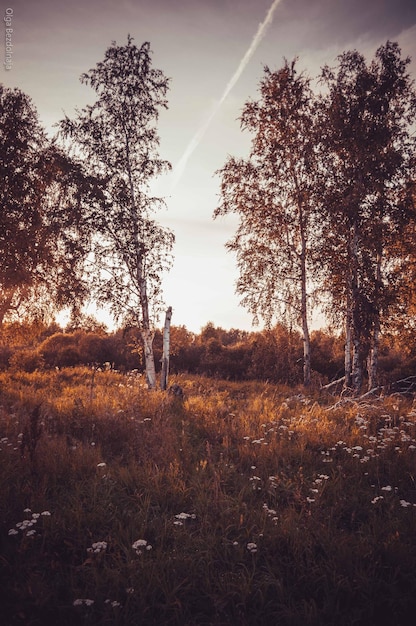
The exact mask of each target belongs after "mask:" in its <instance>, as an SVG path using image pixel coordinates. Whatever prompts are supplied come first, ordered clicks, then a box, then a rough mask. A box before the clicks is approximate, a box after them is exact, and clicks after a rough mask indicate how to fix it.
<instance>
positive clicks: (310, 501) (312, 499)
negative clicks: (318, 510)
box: [306, 497, 315, 504]
mask: <svg viewBox="0 0 416 626" xmlns="http://www.w3.org/2000/svg"><path fill="white" fill-rule="evenodd" d="M306 502H309V504H311V503H312V502H315V498H309V497H308V498H306Z"/></svg>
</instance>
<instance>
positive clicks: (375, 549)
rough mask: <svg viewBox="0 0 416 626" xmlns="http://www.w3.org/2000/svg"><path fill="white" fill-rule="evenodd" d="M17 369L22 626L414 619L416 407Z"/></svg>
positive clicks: (14, 522) (250, 387) (13, 597)
mask: <svg viewBox="0 0 416 626" xmlns="http://www.w3.org/2000/svg"><path fill="white" fill-rule="evenodd" d="M176 382H178V383H179V384H180V385H181V387H182V388H183V390H184V397H183V398H177V397H176V396H174V395H170V394H166V393H162V392H149V391H147V389H146V388H145V385H144V381H143V379H142V378H141V377H140V376H139V375H137V374H129V375H121V374H119V373H116V372H112V371H108V372H97V371H95V370H91V369H88V368H74V369H67V370H60V371H53V372H50V373H48V374H46V373H36V372H35V373H33V374H25V373H18V372H14V373H11V372H10V373H7V372H6V373H2V374H0V404H1V407H0V440H1V441H0V519H1V529H0V541H1V556H0V567H1V581H0V582H1V585H0V589H1V606H2V615H3V616H4V617H3V623H4V624H5V626H13V625H18V624H24V625H28V626H29V625H30V626H32V625H33V626H35V625H42V626H44V625H46V626H47V625H48V624H54V625H55V624H60V626H69V625H75V624H91V625H104V624H109V625H110V624H115V625H118V624H119V625H135V626H136V625H139V624H140V625H156V624H157V625H161V624H166V625H172V626H173V625H179V624H180V625H181V626H185V625H189V626H197V625H206V626H208V625H213V626H226V625H227V626H228V625H230V626H233V625H234V624H238V625H241V626H245V625H247V626H248V625H266V626H267V625H268V624H270V625H282V626H285V625H294V626H297V625H299V626H301V625H302V626H308V625H310V626H312V625H315V626H318V625H322V624H325V625H326V626H327V625H332V624H334V625H335V624H336V625H337V626H343V625H345V626H347V625H352V624H363V625H365V626H371V625H372V624H374V625H375V624H377V625H380V624H381V625H382V624H392V623H394V624H396V625H398V626H400V625H406V624H413V623H414V621H413V620H414V615H415V609H416V524H415V522H416V492H415V459H416V441H415V438H416V432H415V431H416V425H415V424H416V410H415V408H414V407H413V404H412V400H411V399H403V398H400V397H387V398H384V399H382V400H377V401H374V402H372V403H367V404H363V403H357V402H353V401H350V402H345V403H342V404H335V402H334V399H333V398H332V399H331V398H329V397H321V396H319V395H318V394H316V395H315V396H311V397H306V396H304V395H303V394H302V393H300V392H299V390H296V391H295V390H293V389H290V388H288V387H276V386H273V385H269V384H266V383H257V382H248V383H241V384H240V383H230V382H226V381H215V380H209V379H206V378H197V377H181V378H178V379H176Z"/></svg>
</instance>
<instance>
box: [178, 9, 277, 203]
mask: <svg viewBox="0 0 416 626" xmlns="http://www.w3.org/2000/svg"><path fill="white" fill-rule="evenodd" d="M280 1H281V0H274V2H273V3H272V5H271V7H270V9H269V10H268V12H267V15H266V17H265V18H264V20H263V22H261V24H259V27H258V29H257V32H256V34H255V35H254V37H253V40H252V42H251V44H250V46H249V48H248V50H247V52H246V53H245V55H244V56H243V58H242V59H241V61H240V63H239V65H238V67H237V69H236V71H235V72H234V74H233V75H232V76H231V78H230V80H229V81H228V84H227V86H226V88H225V89H224V92H223V94H222V96H221V98H220V99H219V100H218V102H216V104H215V106H214V108H213V110H212V111H211V113H210V115H209V116H208V117H207V119H206V120H205V121H204V123H203V124H201V126H200V128H199V129H198V130H197V132H196V133H195V135H194V136H193V137H192V139H191V141H190V142H189V144H188V145H187V147H186V149H185V151H184V153H183V155H182V156H181V158H180V159H179V161H178V162H177V164H176V166H175V167H174V170H173V175H172V184H171V189H170V192H171V193H172V192H173V191H174V189H175V187H176V185H177V184H178V182H179V181H180V179H181V178H182V175H183V173H184V171H185V168H186V165H187V163H188V161H189V158H190V157H191V155H192V153H193V151H194V150H195V148H196V147H197V146H198V144H199V142H200V141H201V139H202V137H203V136H204V135H205V133H206V131H207V129H208V126H209V125H210V123H211V122H212V120H213V118H214V117H215V115H216V114H217V113H218V110H219V109H220V107H221V106H222V104H223V103H224V101H225V100H226V98H227V96H228V94H229V93H230V91H231V90H232V88H233V87H234V85H235V84H236V82H237V81H238V79H239V78H240V76H241V74H242V73H243V72H244V70H245V68H246V66H247V64H248V62H249V61H250V59H251V57H252V56H253V54H254V52H255V51H256V49H257V47H258V45H259V43H260V42H261V40H262V39H263V37H264V35H265V33H266V30H267V28H268V27H269V26H270V24H271V22H272V20H273V14H274V11H275V9H276V7H277V5H278V4H279V3H280Z"/></svg>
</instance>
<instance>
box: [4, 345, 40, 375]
mask: <svg viewBox="0 0 416 626" xmlns="http://www.w3.org/2000/svg"><path fill="white" fill-rule="evenodd" d="M9 366H10V367H11V368H12V369H14V370H21V371H23V372H29V373H31V372H35V371H36V370H39V369H43V367H44V366H45V362H44V360H43V357H42V356H41V354H40V353H39V352H38V350H30V349H28V350H16V351H15V352H14V353H13V354H12V355H11V356H10V359H9Z"/></svg>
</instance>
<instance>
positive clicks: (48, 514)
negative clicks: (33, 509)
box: [41, 511, 51, 517]
mask: <svg viewBox="0 0 416 626" xmlns="http://www.w3.org/2000/svg"><path fill="white" fill-rule="evenodd" d="M41 515H43V516H44V517H50V515H51V513H50V511H42V513H41Z"/></svg>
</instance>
